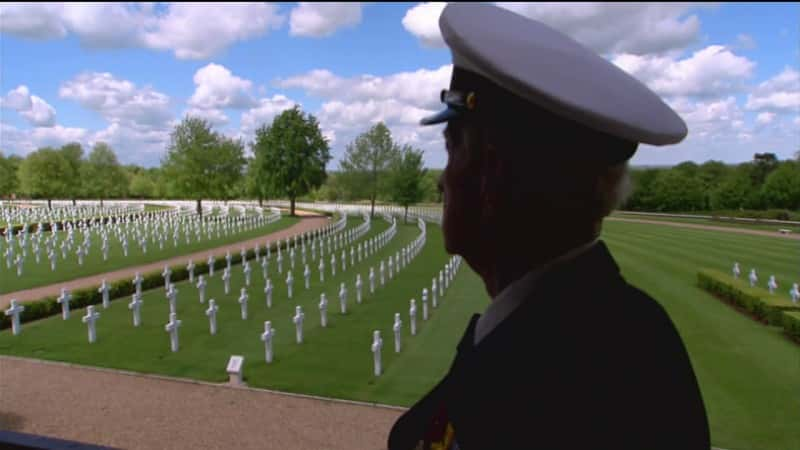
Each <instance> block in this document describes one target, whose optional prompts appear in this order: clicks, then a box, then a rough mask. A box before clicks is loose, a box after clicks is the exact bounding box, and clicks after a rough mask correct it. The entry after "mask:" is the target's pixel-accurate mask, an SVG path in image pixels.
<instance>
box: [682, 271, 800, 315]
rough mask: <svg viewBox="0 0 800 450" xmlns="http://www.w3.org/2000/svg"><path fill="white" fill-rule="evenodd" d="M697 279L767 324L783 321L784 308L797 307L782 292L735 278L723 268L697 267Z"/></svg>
mask: <svg viewBox="0 0 800 450" xmlns="http://www.w3.org/2000/svg"><path fill="white" fill-rule="evenodd" d="M697 283H698V285H699V286H700V287H701V288H703V289H705V290H706V291H708V292H710V293H712V294H714V295H715V296H717V297H719V298H721V299H723V300H724V301H726V302H728V303H730V304H732V305H734V306H738V307H740V308H742V309H744V310H745V311H747V312H748V313H750V314H751V315H753V316H754V317H755V318H756V319H758V320H761V321H764V322H766V323H767V324H769V325H778V326H782V325H784V312H787V311H800V305H798V304H794V303H792V301H791V300H789V299H788V298H786V297H784V294H782V293H779V294H770V293H769V291H767V290H765V289H762V288H760V287H750V284H749V283H748V282H746V281H743V280H737V279H735V278H733V277H732V276H731V275H728V274H727V273H725V272H721V271H719V270H715V269H700V271H698V272H697Z"/></svg>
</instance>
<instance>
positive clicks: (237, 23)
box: [141, 3, 285, 59]
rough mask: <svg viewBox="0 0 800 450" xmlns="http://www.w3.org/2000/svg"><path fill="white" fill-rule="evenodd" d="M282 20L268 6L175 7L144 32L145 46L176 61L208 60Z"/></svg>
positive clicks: (273, 9) (209, 4)
mask: <svg viewBox="0 0 800 450" xmlns="http://www.w3.org/2000/svg"><path fill="white" fill-rule="evenodd" d="M284 20H285V18H284V17H283V16H281V15H280V14H279V13H278V7H277V6H275V5H273V4H268V3H175V4H172V5H170V7H169V11H168V12H167V13H166V14H165V15H163V16H160V17H158V21H157V22H156V24H155V25H154V26H153V27H152V28H151V29H148V30H145V31H144V32H143V33H142V35H141V39H142V41H143V43H144V45H145V46H147V47H149V48H153V49H159V50H171V51H173V52H174V53H175V56H176V57H177V58H179V59H207V58H209V57H211V56H213V55H216V54H218V53H220V52H221V51H222V50H223V49H225V48H227V47H228V46H230V45H231V44H233V43H235V42H238V41H245V40H248V39H252V38H255V37H259V36H262V35H264V34H266V33H267V32H268V31H270V30H272V29H277V28H279V27H280V26H281V25H282V24H283V22H284Z"/></svg>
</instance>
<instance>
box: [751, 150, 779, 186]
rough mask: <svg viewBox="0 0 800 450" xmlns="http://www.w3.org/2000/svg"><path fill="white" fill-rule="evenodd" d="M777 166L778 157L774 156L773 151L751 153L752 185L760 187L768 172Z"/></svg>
mask: <svg viewBox="0 0 800 450" xmlns="http://www.w3.org/2000/svg"><path fill="white" fill-rule="evenodd" d="M777 168H778V157H777V156H775V153H756V154H755V155H753V168H752V170H751V172H750V178H751V180H752V182H753V186H755V187H756V188H761V185H763V184H764V181H765V180H766V179H767V177H768V176H769V174H770V173H772V171H773V170H775V169H777Z"/></svg>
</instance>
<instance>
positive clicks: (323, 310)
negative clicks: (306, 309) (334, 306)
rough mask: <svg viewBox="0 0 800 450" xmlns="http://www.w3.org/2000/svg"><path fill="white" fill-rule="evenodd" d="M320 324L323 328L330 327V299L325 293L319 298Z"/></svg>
mask: <svg viewBox="0 0 800 450" xmlns="http://www.w3.org/2000/svg"><path fill="white" fill-rule="evenodd" d="M319 323H320V325H322V327H323V328H325V327H327V326H328V299H327V298H325V293H323V294H322V295H320V296H319Z"/></svg>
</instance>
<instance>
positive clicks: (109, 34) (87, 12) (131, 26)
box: [60, 3, 156, 48]
mask: <svg viewBox="0 0 800 450" xmlns="http://www.w3.org/2000/svg"><path fill="white" fill-rule="evenodd" d="M60 15H61V19H62V20H63V23H64V25H65V27H66V28H67V29H69V30H70V31H72V32H73V33H75V34H76V35H77V36H78V37H79V38H80V42H81V45H84V46H87V47H91V48H121V47H135V46H139V45H141V40H140V35H139V33H140V30H142V29H143V28H145V27H147V26H152V25H153V24H155V20H156V19H155V17H154V16H152V15H149V14H147V12H146V11H143V10H141V9H139V8H136V7H133V6H126V5H124V4H119V3H99V4H98V3H82V4H81V3H70V4H64V5H63V9H62V11H61V14H60Z"/></svg>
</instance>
